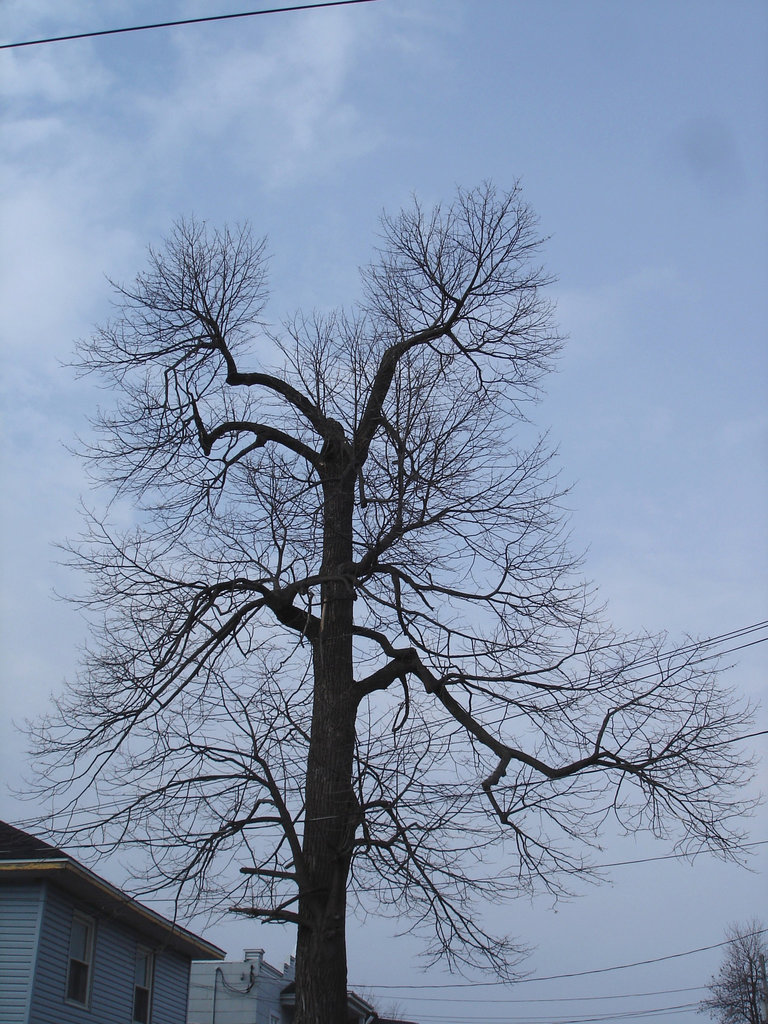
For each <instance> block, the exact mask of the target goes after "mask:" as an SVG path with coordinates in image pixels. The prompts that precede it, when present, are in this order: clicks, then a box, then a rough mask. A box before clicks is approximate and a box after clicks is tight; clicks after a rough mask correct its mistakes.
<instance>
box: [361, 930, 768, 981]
mask: <svg viewBox="0 0 768 1024" xmlns="http://www.w3.org/2000/svg"><path fill="white" fill-rule="evenodd" d="M767 932H768V928H760V929H758V930H757V931H754V932H750V933H749V935H745V936H744V938H749V937H750V936H752V935H765V934H766V933H767ZM732 942H733V939H725V940H724V941H723V942H714V943H712V945H711V946H698V947H697V948H696V949H686V950H684V951H683V952H682V953H668V954H667V955H666V956H656V957H652V958H651V959H650V960H634V961H633V962H632V963H630V964H616V965H614V966H613V967H594V968H593V969H592V970H590V971H571V972H570V973H569V974H548V975H541V976H539V975H536V976H535V977H532V978H520V979H518V980H517V981H516V982H515V985H516V986H517V985H525V984H527V983H530V982H532V981H560V979H562V978H583V977H586V976H587V975H588V974H608V973H610V972H611V971H626V970H628V969H629V968H630V967H645V966H646V965H647V964H658V963H661V962H662V961H663V960H678V959H679V958H680V957H683V956H693V954H694V953H705V952H707V951H708V950H710V949H720V948H721V947H722V946H729V945H730V944H731V943H732ZM506 984H507V982H504V981H454V982H450V981H449V982H446V983H445V984H442V985H440V984H435V983H430V984H422V985H366V986H365V987H367V988H371V989H376V990H378V989H402V990H405V989H425V988H441V989H442V988H451V989H453V988H488V987H491V986H498V985H506Z"/></svg>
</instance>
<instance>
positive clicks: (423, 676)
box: [38, 186, 747, 1024]
mask: <svg viewBox="0 0 768 1024" xmlns="http://www.w3.org/2000/svg"><path fill="white" fill-rule="evenodd" d="M539 249H540V239H539V237H538V235H537V233H536V222H535V219H534V217H533V216H532V214H531V212H530V210H529V209H528V207H526V205H525V204H524V203H523V202H522V200H521V196H520V192H519V189H518V188H515V189H514V190H513V191H512V192H511V193H509V194H504V195H499V194H497V193H496V192H495V190H494V189H493V188H492V187H491V186H484V187H482V188H479V189H477V190H473V191H459V192H458V194H457V196H456V198H455V199H454V201H453V202H452V204H451V205H450V206H449V207H447V208H439V207H438V208H437V209H435V210H434V211H432V212H426V211H424V210H423V209H421V208H420V207H419V206H418V205H417V204H415V205H414V206H413V207H412V208H411V209H409V210H407V211H406V212H404V213H402V214H401V215H400V216H398V217H396V218H394V219H390V218H385V219H384V220H383V236H382V241H381V248H380V249H379V250H378V251H377V253H376V256H375V259H374V262H373V263H372V265H371V266H370V267H369V268H368V269H367V270H366V271H364V274H363V284H364V299H363V301H362V302H360V303H359V304H358V305H357V306H356V307H355V308H354V310H353V312H349V313H344V312H338V313H333V314H328V315H322V316H321V315H314V316H312V317H304V316H301V315H298V316H296V317H294V319H292V320H291V321H290V322H288V323H287V324H285V325H284V326H283V327H282V329H280V330H279V331H275V330H271V329H269V328H268V327H267V325H266V324H265V322H264V320H263V311H264V301H265V274H266V258H265V247H264V243H263V242H257V241H254V240H253V239H252V237H251V235H250V234H249V232H248V230H247V229H241V230H237V231H229V230H225V231H221V232H219V231H211V230H208V229H207V228H206V226H205V225H204V224H199V223H194V222H181V223H179V224H178V225H177V226H176V228H175V229H174V231H173V233H172V234H171V235H170V237H169V238H168V239H167V241H166V243H165V245H164V247H163V248H162V249H160V250H157V251H154V250H150V253H149V265H148V269H147V270H146V272H144V273H142V274H139V275H138V277H137V278H136V280H135V282H134V283H133V284H131V285H127V286H120V287H117V311H116V316H115V319H114V321H113V322H111V323H109V324H108V325H107V326H105V327H104V328H103V329H102V330H100V331H98V332H97V334H96V335H95V337H93V338H92V339H91V340H89V341H88V342H86V343H85V344H84V345H83V346H82V365H83V368H84V369H85V370H86V371H91V372H95V373H98V374H100V375H102V377H103V378H104V379H105V381H106V383H107V385H108V386H109V387H110V388H113V389H114V391H115V392H116V394H117V396H118V398H117V402H116V405H115V407H114V408H113V409H111V410H109V411H106V412H104V413H102V414H101V415H100V417H99V419H98V422H97V428H98V434H97V435H96V438H97V439H96V441H95V442H94V443H92V444H90V445H89V446H88V450H87V452H86V455H87V458H88V459H89V461H90V465H91V468H92V470H93V472H94V474H95V476H96V478H97V479H98V480H100V481H102V483H106V485H108V487H109V488H111V492H112V494H113V496H114V497H113V501H119V500H126V501H130V502H131V504H132V507H133V508H135V509H136V513H135V514H136V525H135V529H130V530H123V531H122V532H121V531H120V530H118V529H116V528H115V527H114V526H113V525H110V524H109V512H106V513H104V514H103V515H96V514H91V515H90V517H89V528H88V531H87V536H85V537H84V539H83V541H82V543H81V544H79V545H76V546H75V547H74V550H75V552H76V557H77V558H78V559H79V561H80V563H81V564H82V566H83V567H84V569H85V570H86V572H87V573H89V574H90V578H91V583H92V589H91V590H90V591H89V593H88V595H87V596H86V597H85V598H84V599H83V605H84V607H85V608H86V609H87V610H88V611H89V612H90V613H91V615H92V618H93V641H92V645H91V647H90V649H89V650H88V651H87V652H86V655H85V660H84V669H83V672H82V675H81V677H80V679H79V680H78V681H77V683H76V684H75V685H74V686H73V687H72V689H71V692H70V693H69V694H68V695H67V696H66V697H64V698H63V700H62V701H61V702H60V704H59V706H58V711H57V713H56V714H54V715H52V716H51V717H50V718H49V720H48V721H47V722H46V723H45V725H44V727H43V728H42V730H41V732H40V738H39V749H38V756H39V757H44V758H45V759H46V763H47V764H48V765H49V768H48V774H47V776H46V779H47V780H48V781H50V782H51V784H52V785H53V786H54V788H55V789H56V791H57V793H58V795H59V797H60V798H61V794H62V793H65V792H66V793H68V797H67V800H68V803H67V805H66V808H65V810H66V811H67V812H68V815H69V817H68V819H67V820H68V822H69V827H70V831H69V835H70V838H72V836H73V835H74V836H77V835H78V834H80V835H85V836H87V837H88V841H89V842H90V843H92V844H102V845H103V846H105V847H108V846H109V844H110V843H113V844H114V843H120V844H125V843H129V842H135V843H137V844H140V846H141V849H142V850H144V851H148V853H149V856H150V858H151V871H152V876H153V878H154V879H155V881H156V883H157V884H161V883H165V884H169V885H175V886H177V887H178V888H179V889H180V890H181V891H182V892H186V893H188V894H189V896H190V898H192V899H195V898H198V899H205V900H207V901H208V904H209V905H216V906H219V907H229V906H232V907H234V909H235V910H236V912H237V913H240V914H247V915H251V916H253V917H254V918H259V919H261V920H262V921H278V922H291V923H293V924H295V925H296V926H297V955H296V961H297V962H296V986H297V996H296V999H297V1011H296V1020H297V1022H298V1024H307V1022H310V1021H312V1022H320V1021H322V1022H328V1021H338V1020H342V1019H343V1016H344V1014H343V1006H344V999H345V991H346V951H345V920H346V917H347V913H348V910H349V909H353V910H354V909H358V910H361V911H363V912H367V911H371V910H375V911H376V912H377V913H387V912H389V913H391V914H393V915H394V916H396V917H398V918H401V917H402V916H403V915H405V914H409V915H410V916H411V918H412V919H413V918H415V921H416V926H417V927H418V926H422V927H423V928H425V929H426V931H427V934H428V935H430V936H431V938H430V939H429V944H428V953H429V954H431V955H432V956H433V957H443V956H445V957H447V958H448V960H449V962H451V963H452V964H454V965H459V966H461V965H469V964H474V963H477V962H481V963H484V964H485V965H486V966H488V965H490V966H491V967H492V968H494V969H496V970H497V971H499V972H501V973H502V974H503V973H505V972H507V973H508V972H510V971H512V970H513V969H514V967H515V964H516V963H517V962H518V960H519V957H520V955H521V952H522V951H521V949H520V947H517V946H516V945H515V944H514V942H513V941H512V940H510V939H497V938H492V937H491V936H489V935H488V934H486V932H485V931H484V930H483V928H482V926H481V924H480V923H478V922H479V916H478V914H477V912H476V909H475V908H476V905H477V903H478V902H482V901H483V900H485V899H487V898H499V897H501V896H502V895H504V894H505V893H506V894H508V895H509V894H512V895H514V894H515V893H519V892H520V891H521V890H522V891H525V890H530V889H533V888H535V887H536V886H538V885H539V884H543V885H544V886H545V887H546V888H547V889H549V890H550V891H552V892H554V893H559V892H561V891H564V890H566V889H568V888H569V884H570V883H569V879H572V877H573V875H574V873H577V872H578V873H581V872H582V871H584V869H585V863H584V852H585V849H588V846H589V843H590V840H591V839H592V838H593V837H595V836H596V834H597V831H598V829H599V827H600V825H601V824H602V822H603V821H604V819H605V818H606V817H607V816H608V815H611V814H612V815H615V816H616V817H617V818H618V820H619V822H620V823H621V824H622V825H623V826H624V827H625V828H626V829H627V830H628V831H634V830H636V829H638V828H648V829H650V830H651V831H652V832H654V833H655V834H657V835H659V836H664V837H669V838H672V839H673V840H674V841H675V842H676V843H677V844H678V847H679V848H681V849H683V850H684V851H687V852H696V851H698V850H700V849H709V850H714V851H716V852H719V853H720V854H725V855H727V854H728V853H729V851H732V850H733V849H734V844H735V843H737V842H738V834H737V833H736V832H735V831H734V828H735V827H736V823H737V818H738V816H739V814H740V813H741V812H742V811H743V809H744V807H743V805H742V804H740V803H739V801H738V799H736V797H735V790H737V789H738V788H739V787H740V786H742V785H743V784H744V783H745V781H746V778H747V773H745V770H744V767H745V766H744V765H743V763H740V761H739V759H738V758H737V756H736V754H735V753H734V748H733V746H731V745H729V743H728V740H729V737H731V736H733V735H734V730H738V729H739V728H740V727H741V726H742V724H743V721H744V714H745V712H744V709H743V708H740V707H738V706H737V705H736V704H734V702H733V699H732V695H731V694H729V693H728V692H727V691H724V690H722V689H720V688H719V687H718V683H717V679H716V674H715V672H714V671H713V670H712V666H711V662H710V661H709V660H708V655H707V653H706V651H704V650H703V649H702V648H700V647H699V646H697V645H696V644H695V643H691V644H689V645H687V646H686V647H685V648H679V649H677V650H672V651H670V650H669V649H668V648H667V646H666V645H665V641H664V639H663V638H652V637H638V638H625V637H620V636H617V635H615V634H614V633H613V632H612V631H611V630H610V629H608V628H607V627H606V626H604V625H603V624H602V623H601V621H600V614H599V612H598V611H597V610H596V609H595V607H594V600H593V596H592V594H591V593H590V591H589V589H588V588H587V587H585V586H584V584H583V583H582V582H581V581H580V580H579V578H578V574H577V566H576V565H575V563H574V560H573V559H572V558H571V556H570V555H569V554H568V551H567V547H566V542H565V541H566V538H565V535H564V512H563V509H562V507H561V501H560V498H561V492H560V490H559V488H558V485H557V482H556V480H555V478H554V471H553V464H552V456H551V453H550V451H549V449H548V447H547V443H546V441H545V440H544V439H542V438H540V437H536V436H535V435H534V432H533V430H532V427H531V425H530V423H529V421H528V419H527V414H526V408H527V407H528V406H529V405H530V403H531V402H532V401H533V400H534V399H535V398H536V397H537V395H538V389H539V383H540V380H541V378H542V376H543V375H544V373H545V372H546V371H547V370H548V369H549V368H550V364H551V362H552V360H553V357H554V356H555V354H556V352H557V350H558V348H559V345H560V339H559V337H558V334H557V331H556V329H555V328H554V326H553V320H552V312H551V308H550V304H549V302H548V301H547V299H546V297H545V295H544V291H543V289H544V286H545V285H546V284H547V278H546V275H545V274H544V273H543V271H542V270H541V269H540V267H539V265H538V264H537V259H538V253H539ZM246 363H247V364H249V365H250V367H251V368H245V366H246ZM78 830H79V833H78ZM585 843H586V844H587V847H585V846H584V844H585ZM229 865H233V866H234V867H237V868H239V872H238V873H237V878H236V879H235V880H233V877H232V876H233V872H231V871H230V872H228V870H227V868H228V866H229ZM500 865H502V867H500ZM580 877H581V875H580Z"/></svg>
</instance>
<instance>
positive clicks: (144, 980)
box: [134, 953, 151, 988]
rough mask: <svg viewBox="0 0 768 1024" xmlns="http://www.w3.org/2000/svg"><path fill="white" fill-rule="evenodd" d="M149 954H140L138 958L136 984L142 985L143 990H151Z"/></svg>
mask: <svg viewBox="0 0 768 1024" xmlns="http://www.w3.org/2000/svg"><path fill="white" fill-rule="evenodd" d="M150 955H151V954H149V953H139V954H138V955H137V956H136V971H135V973H134V983H135V984H136V985H141V986H142V987H143V988H149V959H150Z"/></svg>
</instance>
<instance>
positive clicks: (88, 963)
mask: <svg viewBox="0 0 768 1024" xmlns="http://www.w3.org/2000/svg"><path fill="white" fill-rule="evenodd" d="M76 923H77V924H80V925H83V927H84V928H85V929H86V934H85V950H84V952H85V957H86V959H85V960H81V959H79V957H76V956H73V954H72V940H73V938H74V935H73V932H74V925H75V924H76ZM95 937H96V921H95V920H94V919H93V918H92V917H88V915H87V914H81V913H80V911H78V910H76V911H75V912H74V913H73V914H72V926H71V927H70V931H69V949H68V952H67V982H66V988H65V990H64V1001H65V1002H66V1003H69V1004H70V1005H71V1006H80V1007H84V1008H85V1009H86V1010H88V1009H90V1006H91V989H92V987H93V950H94V947H95V945H96V943H95ZM73 963H76V964H81V965H85V968H86V971H87V974H86V981H85V999H84V1000H80V999H77V998H76V997H75V996H73V995H70V983H71V980H72V964H73Z"/></svg>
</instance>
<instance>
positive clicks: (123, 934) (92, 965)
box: [0, 822, 224, 1024]
mask: <svg viewBox="0 0 768 1024" xmlns="http://www.w3.org/2000/svg"><path fill="white" fill-rule="evenodd" d="M223 958H224V953H223V951H222V950H220V949H218V948H217V947H216V946H213V945H211V943H209V942H206V941H205V940H204V939H201V938H199V937H198V936H197V935H193V934H192V932H189V931H187V930H186V929H184V928H181V927H179V925H177V924H175V923H174V922H172V921H169V920H167V919H166V918H164V917H162V916H161V915H160V914H158V913H156V912H155V911H154V910H150V909H149V908H148V907H145V906H143V905H142V904H141V903H138V902H137V901H136V900H134V899H131V897H130V896H127V895H126V894H125V893H123V892H121V891H120V890H119V889H117V888H116V887H115V886H113V885H111V884H110V883H109V882H107V881H105V880H104V879H103V878H100V877H99V876H98V875H96V874H94V872H92V871H90V870H88V868H86V867H84V866H83V865H82V864H79V863H78V862H77V861H76V860H74V858H72V857H70V856H68V855H67V854H66V853H64V852H62V851H61V850H57V849H56V848H55V847H53V846H50V845H48V843H44V842H42V841H41V840H39V839H37V838H35V837H34V836H31V835H29V834H28V833H26V832H23V831H21V829H18V828H15V827H14V826H13V825H8V824H6V823H5V822H0V1024H185V1022H186V1008H187V990H188V985H189V971H190V963H191V962H192V961H193V960H195V961H206V960H211V961H213V960H222V959H223Z"/></svg>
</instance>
